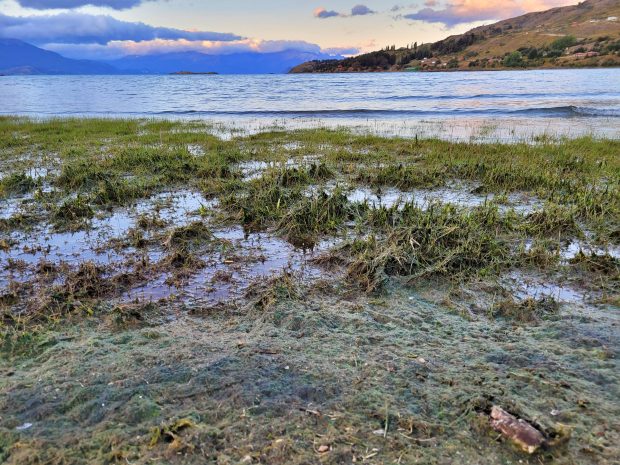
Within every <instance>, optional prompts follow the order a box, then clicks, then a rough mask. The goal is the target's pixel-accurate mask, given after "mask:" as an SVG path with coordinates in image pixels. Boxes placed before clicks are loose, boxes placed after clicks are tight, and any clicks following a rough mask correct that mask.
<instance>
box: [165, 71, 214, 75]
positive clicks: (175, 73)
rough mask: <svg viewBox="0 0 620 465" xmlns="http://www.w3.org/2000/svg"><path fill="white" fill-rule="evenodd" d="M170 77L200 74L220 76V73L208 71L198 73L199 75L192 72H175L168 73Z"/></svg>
mask: <svg viewBox="0 0 620 465" xmlns="http://www.w3.org/2000/svg"><path fill="white" fill-rule="evenodd" d="M170 74H171V75H187V74H201V75H204V74H206V75H215V74H220V73H216V72H215V71H208V72H205V73H202V72H199V73H195V72H194V71H176V72H174V73H170Z"/></svg>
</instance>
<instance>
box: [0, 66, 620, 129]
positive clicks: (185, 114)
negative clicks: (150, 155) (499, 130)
mask: <svg viewBox="0 0 620 465" xmlns="http://www.w3.org/2000/svg"><path fill="white" fill-rule="evenodd" d="M0 102H1V105H0V114H20V115H29V116H35V117H46V116H72V115H80V116H81V115H89V116H124V117H136V116H146V117H168V118H199V119H210V120H215V121H223V122H226V123H233V124H245V123H247V122H248V121H253V122H257V121H258V122H259V123H266V124H269V123H278V122H280V123H281V122H285V123H288V124H293V125H296V126H307V125H315V124H316V123H317V122H326V123H327V124H345V125H361V126H367V127H371V128H372V126H373V125H377V124H390V125H392V126H395V125H398V124H404V125H407V124H411V123H415V122H432V123H441V122H446V121H450V122H455V124H457V125H464V124H469V123H471V122H477V123H476V124H477V126H480V125H481V123H480V122H481V121H486V122H493V123H494V124H497V123H498V122H505V123H508V124H512V125H513V126H518V127H521V126H523V125H524V124H525V125H531V126H532V127H533V129H535V128H538V130H540V129H541V127H542V128H543V129H544V130H546V129H547V128H549V127H554V126H561V127H564V128H566V127H568V129H569V130H568V132H570V131H575V130H576V131H577V132H580V133H581V132H595V133H596V132H600V131H603V133H605V135H607V136H610V135H611V136H614V137H620V70H619V69H586V70H544V71H503V72H453V73H381V74H329V75H238V76H229V75H227V76H205V75H194V76H4V77H0ZM444 130H445V128H444Z"/></svg>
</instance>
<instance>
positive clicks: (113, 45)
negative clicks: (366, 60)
mask: <svg viewBox="0 0 620 465" xmlns="http://www.w3.org/2000/svg"><path fill="white" fill-rule="evenodd" d="M44 48H45V49H47V50H52V51H55V52H58V53H60V54H62V55H65V56H67V57H70V58H89V59H107V60H111V59H115V58H120V57H123V56H127V55H154V54H162V53H173V52H190V51H191V52H200V53H205V54H207V55H229V54H233V53H241V52H256V53H276V52H282V51H285V50H295V51H302V52H311V53H321V52H322V53H327V54H333V55H336V54H345V53H347V52H348V53H347V54H353V53H356V52H357V49H349V48H343V49H339V48H334V49H324V50H322V49H321V47H319V46H318V45H316V44H312V43H309V42H304V41H293V40H261V39H240V40H235V41H228V42H222V41H210V40H202V41H197V40H186V39H178V40H169V39H155V40H148V41H141V42H136V41H133V40H117V41H110V42H108V43H107V44H105V45H102V44H58V43H49V44H45V45H44Z"/></svg>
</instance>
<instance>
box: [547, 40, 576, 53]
mask: <svg viewBox="0 0 620 465" xmlns="http://www.w3.org/2000/svg"><path fill="white" fill-rule="evenodd" d="M576 43H577V39H575V36H564V37H559V38H557V39H555V40H554V41H553V42H551V48H552V49H553V50H559V51H563V50H565V49H567V48H568V47H572V46H573V45H575V44H576Z"/></svg>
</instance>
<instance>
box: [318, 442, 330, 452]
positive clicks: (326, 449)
mask: <svg viewBox="0 0 620 465" xmlns="http://www.w3.org/2000/svg"><path fill="white" fill-rule="evenodd" d="M325 452H329V446H328V445H327V444H322V445H320V446H319V453H320V454H324V453H325Z"/></svg>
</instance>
